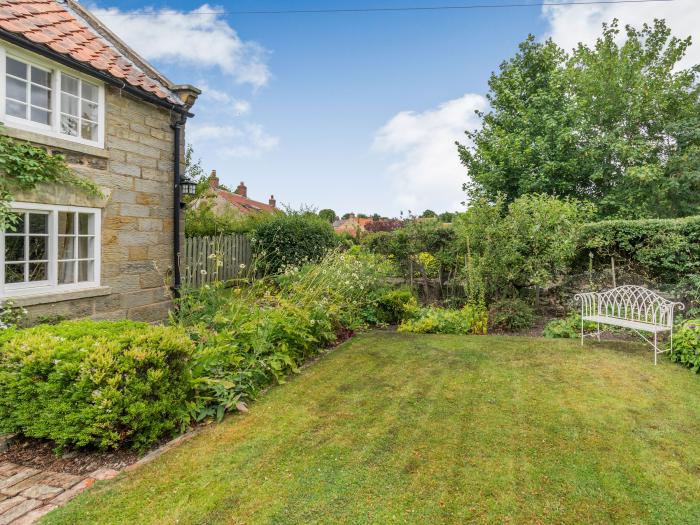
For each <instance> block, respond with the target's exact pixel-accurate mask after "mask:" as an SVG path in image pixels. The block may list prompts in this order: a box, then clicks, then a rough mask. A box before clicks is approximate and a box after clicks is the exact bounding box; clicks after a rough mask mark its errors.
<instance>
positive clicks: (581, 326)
mask: <svg viewBox="0 0 700 525" xmlns="http://www.w3.org/2000/svg"><path fill="white" fill-rule="evenodd" d="M581 346H583V312H581Z"/></svg>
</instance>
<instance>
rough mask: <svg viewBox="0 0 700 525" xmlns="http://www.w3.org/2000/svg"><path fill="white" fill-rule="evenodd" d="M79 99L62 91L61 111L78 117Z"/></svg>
mask: <svg viewBox="0 0 700 525" xmlns="http://www.w3.org/2000/svg"><path fill="white" fill-rule="evenodd" d="M79 101H80V99H79V98H76V97H73V96H71V95H66V94H65V93H61V111H62V112H63V113H68V114H69V115H73V116H75V117H77V116H78V102H79Z"/></svg>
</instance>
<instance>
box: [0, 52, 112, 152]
mask: <svg viewBox="0 0 700 525" xmlns="http://www.w3.org/2000/svg"><path fill="white" fill-rule="evenodd" d="M0 54H2V55H3V56H2V60H0V68H2V69H4V71H3V72H2V79H3V84H2V88H4V89H3V91H4V96H3V100H2V101H1V102H2V103H1V104H0V112H1V113H2V114H3V116H4V118H3V122H4V123H5V125H7V126H9V127H15V128H20V129H26V130H29V131H36V132H39V133H44V134H46V135H51V136H55V137H60V138H64V139H67V140H72V141H75V142H81V143H84V144H89V145H93V146H98V147H102V145H103V136H104V134H103V129H104V125H103V121H104V87H103V86H102V85H101V84H99V83H98V82H96V81H94V80H93V79H91V78H88V77H85V76H84V75H81V74H79V73H77V72H75V71H71V70H69V69H67V68H63V67H62V66H59V65H58V64H52V63H50V62H49V61H47V60H45V59H43V58H39V57H32V56H30V55H29V54H28V53H24V52H23V51H19V50H14V49H9V48H8V49H4V48H0Z"/></svg>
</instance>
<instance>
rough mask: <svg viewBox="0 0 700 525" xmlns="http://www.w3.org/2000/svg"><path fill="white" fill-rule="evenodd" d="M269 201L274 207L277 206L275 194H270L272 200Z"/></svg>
mask: <svg viewBox="0 0 700 525" xmlns="http://www.w3.org/2000/svg"><path fill="white" fill-rule="evenodd" d="M268 202H269V203H270V206H272V207H273V208H276V207H277V201H276V200H275V196H274V195H270V200H269V201H268Z"/></svg>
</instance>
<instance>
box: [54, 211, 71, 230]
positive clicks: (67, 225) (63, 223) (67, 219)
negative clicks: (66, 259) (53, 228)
mask: <svg viewBox="0 0 700 525" xmlns="http://www.w3.org/2000/svg"><path fill="white" fill-rule="evenodd" d="M74 219H75V213H72V212H71V213H66V212H64V211H61V212H59V213H58V234H59V235H65V234H73V233H75V222H74Z"/></svg>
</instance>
